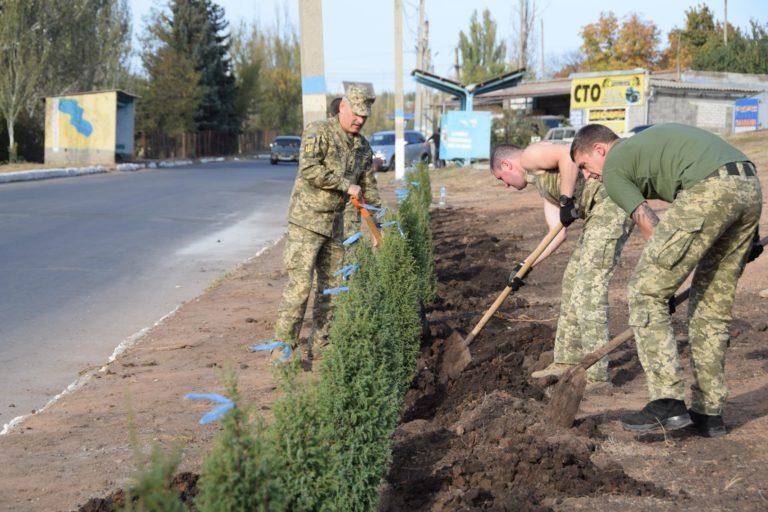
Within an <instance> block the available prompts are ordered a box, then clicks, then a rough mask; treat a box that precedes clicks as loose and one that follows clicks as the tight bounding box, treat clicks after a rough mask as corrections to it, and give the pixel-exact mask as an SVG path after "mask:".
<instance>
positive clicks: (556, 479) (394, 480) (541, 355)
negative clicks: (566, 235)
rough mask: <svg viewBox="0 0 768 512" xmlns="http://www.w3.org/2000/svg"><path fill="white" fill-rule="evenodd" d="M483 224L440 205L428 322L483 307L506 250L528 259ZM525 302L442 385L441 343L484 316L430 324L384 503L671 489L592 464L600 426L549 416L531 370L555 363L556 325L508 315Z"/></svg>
mask: <svg viewBox="0 0 768 512" xmlns="http://www.w3.org/2000/svg"><path fill="white" fill-rule="evenodd" d="M482 222H483V220H482V219H478V218H477V217H476V216H474V215H472V212H469V211H466V210H464V211H462V210H442V211H437V212H435V215H434V216H433V223H434V232H435V239H436V240H435V243H436V245H435V253H436V263H437V271H438V279H439V282H440V285H439V286H440V290H439V295H440V297H441V299H440V300H439V301H438V304H437V305H436V307H435V310H434V311H433V312H432V313H431V314H430V317H431V318H435V317H438V316H450V315H454V316H455V315H456V314H460V313H462V312H465V311H468V310H474V309H479V310H482V309H483V308H485V307H487V305H488V304H490V302H491V300H490V299H491V298H492V296H493V294H495V293H497V292H498V291H499V290H500V289H501V288H502V287H503V285H504V279H505V276H504V275H503V272H502V269H504V268H509V265H508V262H509V261H511V259H510V260H507V258H509V257H512V256H514V257H517V258H519V257H524V256H525V255H524V254H522V251H520V250H519V249H518V248H517V247H516V246H515V245H514V244H513V243H512V242H510V241H502V240H499V239H498V238H494V237H492V236H490V235H488V234H487V233H486V232H485V231H484V230H483V229H482ZM494 269H499V270H498V271H497V270H494ZM528 308H529V305H528V303H527V302H526V301H524V300H522V299H520V298H517V299H515V298H511V299H510V300H509V301H508V303H507V304H506V305H505V306H504V307H503V308H502V310H501V315H500V316H501V319H499V318H496V319H494V320H492V321H491V322H490V323H489V324H488V326H487V327H486V328H485V330H484V331H483V333H482V334H481V335H480V336H479V337H478V338H477V339H476V340H475V342H474V343H473V345H472V355H473V361H472V363H471V364H470V366H468V367H467V368H466V369H465V370H464V372H463V373H462V374H461V375H460V376H459V377H458V378H457V379H456V380H454V381H449V382H448V383H447V384H446V385H441V384H440V381H439V368H440V365H439V363H440V358H441V357H442V350H443V344H444V339H445V338H446V337H447V336H448V334H450V332H451V327H453V328H457V327H458V328H460V329H461V330H462V331H463V332H467V330H468V328H469V327H470V326H471V325H472V323H473V322H475V321H477V317H476V318H474V319H472V318H465V319H461V320H458V321H454V322H447V324H448V325H446V324H441V323H435V324H434V325H433V326H432V329H431V334H432V338H431V339H430V340H427V342H426V345H425V346H424V347H423V349H422V357H421V360H420V361H419V368H420V371H419V373H418V375H417V377H416V379H415V381H414V384H413V386H412V389H410V390H409V392H408V394H407V396H406V409H405V412H404V415H403V423H402V424H401V425H400V427H399V428H398V430H397V433H396V436H395V448H394V453H393V465H392V468H391V470H390V473H389V476H388V478H387V481H388V485H387V486H386V488H385V489H384V491H383V494H382V496H383V500H382V505H381V510H393V511H394V510H531V511H538V510H550V507H551V506H552V505H555V504H556V503H558V502H559V501H560V500H562V499H563V498H565V497H569V496H583V495H593V494H600V493H610V494H628V495H633V496H634V495H653V496H664V495H665V492H664V491H663V490H660V489H658V488H656V487H654V486H653V485H652V484H648V483H643V482H638V481H636V480H633V479H632V478H630V477H628V476H627V475H626V474H625V473H624V471H623V470H622V469H621V467H620V466H618V465H610V466H605V467H598V466H597V465H596V464H594V463H593V462H592V461H591V455H592V453H593V452H594V450H595V445H594V444H593V442H592V440H591V439H590V436H594V435H596V432H597V431H596V428H595V425H594V424H593V423H590V422H584V423H582V424H581V425H580V427H579V429H578V430H560V429H556V428H554V427H552V426H551V425H549V424H548V421H547V419H546V414H545V412H546V400H545V399H544V389H542V388H541V387H540V386H539V384H537V383H535V382H532V381H529V380H528V375H529V374H530V372H531V371H532V370H533V369H535V368H539V367H543V366H544V365H546V364H548V363H549V362H550V361H551V358H552V355H551V350H552V345H553V338H554V331H553V328H552V327H549V326H547V325H545V324H542V323H536V322H535V321H530V320H529V317H528V316H526V317H523V318H524V321H509V319H510V317H514V316H515V315H517V316H518V317H520V316H521V311H520V310H521V309H523V310H527V311H528V312H529V313H530V314H536V312H533V311H532V310H530V309H528ZM504 318H506V320H505V319H504ZM526 319H528V320H526Z"/></svg>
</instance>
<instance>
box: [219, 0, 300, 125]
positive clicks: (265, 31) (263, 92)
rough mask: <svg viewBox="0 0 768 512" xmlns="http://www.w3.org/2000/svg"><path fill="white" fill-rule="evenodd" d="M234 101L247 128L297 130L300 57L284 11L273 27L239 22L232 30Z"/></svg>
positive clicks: (294, 33)
mask: <svg viewBox="0 0 768 512" xmlns="http://www.w3.org/2000/svg"><path fill="white" fill-rule="evenodd" d="M232 55H233V63H234V69H235V75H236V79H237V83H238V85H239V90H238V96H237V100H236V103H237V105H239V106H240V107H239V108H243V107H245V109H244V110H240V112H241V113H242V114H243V126H244V127H245V128H246V129H249V130H269V131H278V132H281V133H300V132H301V127H302V112H301V60H300V48H299V38H298V33H297V31H296V27H295V26H294V25H293V24H291V23H290V22H289V21H288V16H287V14H285V15H283V16H282V17H278V21H277V23H276V24H275V26H273V27H267V28H262V27H261V26H259V24H258V23H252V24H250V25H248V26H246V25H242V24H241V25H240V26H239V27H238V28H237V29H236V30H235V31H234V33H233V44H232Z"/></svg>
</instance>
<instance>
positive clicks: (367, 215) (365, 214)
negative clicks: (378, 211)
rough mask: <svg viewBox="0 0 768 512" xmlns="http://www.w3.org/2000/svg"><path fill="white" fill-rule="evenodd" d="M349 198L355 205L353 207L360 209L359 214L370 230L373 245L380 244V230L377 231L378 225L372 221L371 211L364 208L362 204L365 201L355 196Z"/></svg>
mask: <svg viewBox="0 0 768 512" xmlns="http://www.w3.org/2000/svg"><path fill="white" fill-rule="evenodd" d="M350 200H351V201H352V204H353V205H355V208H357V209H358V210H360V216H361V217H362V218H363V220H364V221H365V224H366V225H367V226H368V229H369V230H370V232H371V236H373V246H374V247H378V246H379V245H380V244H381V231H379V227H378V226H377V225H376V221H374V220H373V218H372V217H371V212H369V211H368V210H366V208H365V206H364V205H365V202H363V201H361V200H360V199H358V198H356V197H350Z"/></svg>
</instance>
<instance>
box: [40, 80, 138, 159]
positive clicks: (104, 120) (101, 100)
mask: <svg viewBox="0 0 768 512" xmlns="http://www.w3.org/2000/svg"><path fill="white" fill-rule="evenodd" d="M135 99H136V96H133V95H131V94H128V93H126V92H123V91H101V92H87V93H76V94H69V95H66V96H54V97H50V98H46V99H45V163H46V164H56V165H67V164H81V165H93V164H102V165H111V164H114V163H115V162H117V161H124V160H130V159H131V158H132V156H133V131H134V118H135Z"/></svg>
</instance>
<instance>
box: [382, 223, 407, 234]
mask: <svg viewBox="0 0 768 512" xmlns="http://www.w3.org/2000/svg"><path fill="white" fill-rule="evenodd" d="M392 226H397V230H398V231H399V232H400V236H401V237H403V238H405V233H403V228H401V227H400V223H399V222H398V221H396V220H391V221H389V222H385V223H383V224H379V227H380V228H382V229H384V228H391V227H392Z"/></svg>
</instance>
